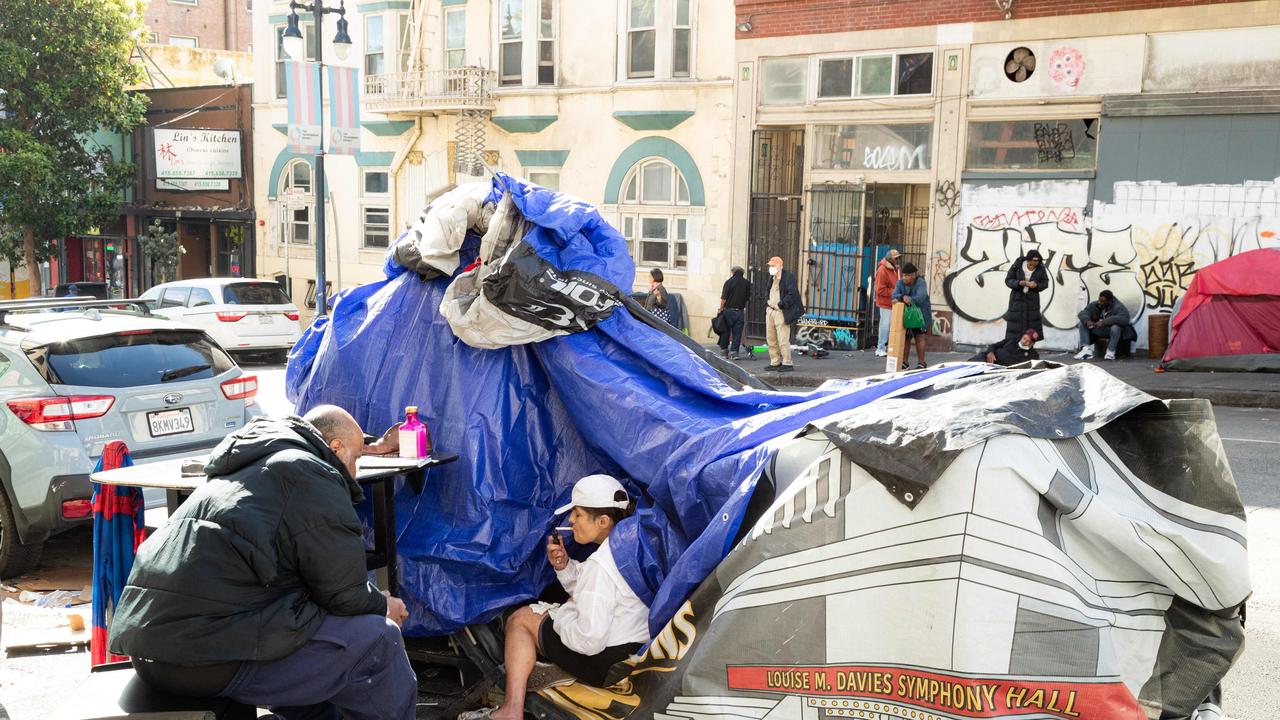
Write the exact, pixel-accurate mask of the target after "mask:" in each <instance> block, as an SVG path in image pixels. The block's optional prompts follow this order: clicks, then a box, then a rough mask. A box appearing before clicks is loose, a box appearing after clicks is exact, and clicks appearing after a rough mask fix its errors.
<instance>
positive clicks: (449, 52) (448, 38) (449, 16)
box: [444, 5, 467, 68]
mask: <svg viewBox="0 0 1280 720" xmlns="http://www.w3.org/2000/svg"><path fill="white" fill-rule="evenodd" d="M466 62H467V7H466V6H465V5H463V6H461V7H452V8H449V9H448V10H445V11H444V66H445V67H447V68H459V67H462V66H463V65H465V64H466Z"/></svg>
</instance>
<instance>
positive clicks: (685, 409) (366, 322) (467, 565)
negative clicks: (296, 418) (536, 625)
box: [287, 175, 986, 636]
mask: <svg viewBox="0 0 1280 720" xmlns="http://www.w3.org/2000/svg"><path fill="white" fill-rule="evenodd" d="M500 183H501V185H499V184H500ZM501 186H505V187H506V188H507V189H508V190H509V191H510V192H511V197H512V199H513V201H514V203H515V204H516V206H517V207H518V208H519V210H520V211H521V213H522V214H524V215H525V217H526V218H527V219H528V220H530V221H531V222H532V223H533V227H532V228H531V229H530V230H529V231H528V232H527V233H526V235H525V237H524V240H525V241H526V242H528V243H529V244H530V245H532V246H533V247H534V248H535V250H536V251H537V252H538V254H539V255H540V256H541V257H542V258H543V259H545V260H548V261H549V262H551V263H552V264H554V265H555V266H556V267H558V268H560V269H562V270H585V271H588V272H592V273H595V274H597V275H600V276H601V277H603V278H605V279H607V280H609V281H610V282H613V283H615V284H618V285H621V286H623V287H627V286H629V285H630V283H631V281H632V278H633V277H634V266H633V265H632V262H631V259H630V256H629V255H628V253H627V247H626V242H625V240H624V239H623V238H622V236H621V235H619V234H618V232H617V231H616V230H614V229H613V228H612V227H610V226H609V225H608V224H607V223H605V222H604V220H603V219H602V218H601V217H600V216H599V214H598V213H597V212H596V211H595V209H594V208H592V207H591V206H589V205H587V204H585V203H582V202H581V201H578V200H575V199H573V198H572V197H569V196H567V195H562V194H559V193H553V192H550V191H547V190H543V189H541V188H536V187H533V186H528V185H525V184H524V183H522V182H521V181H518V180H514V179H511V178H507V177H505V176H501V175H500V176H499V177H498V178H497V179H495V195H494V196H492V197H491V200H496V198H497V197H498V196H499V194H500V193H499V191H498V190H497V188H498V187H501ZM478 246H479V237H477V236H476V235H474V234H470V235H468V236H467V242H466V243H464V245H463V247H462V252H461V262H462V263H463V264H464V265H465V264H467V263H469V262H470V261H471V260H472V259H474V257H475V253H476V251H477V249H478ZM391 257H392V256H391V253H389V262H388V271H389V272H388V279H387V280H384V281H382V282H378V283H372V284H370V285H365V286H362V287H360V288H357V289H355V290H352V291H348V292H346V293H343V294H342V295H340V296H339V297H338V298H337V300H336V302H335V304H334V308H333V314H332V319H331V320H330V321H329V322H328V324H327V325H318V326H316V327H313V328H312V330H310V331H309V332H308V333H307V334H306V335H305V336H304V337H303V339H302V340H300V341H299V343H298V345H297V346H295V348H294V351H293V352H292V353H291V356H290V365H289V371H288V373H287V378H288V392H289V397H290V398H291V399H292V400H294V401H295V402H296V403H297V405H298V411H299V412H305V411H306V410H307V409H309V408H311V407H314V406H315V405H318V404H322V403H334V404H337V405H340V406H342V407H344V408H346V409H347V410H349V411H350V412H351V413H352V414H353V415H354V416H355V418H356V420H357V421H359V422H360V424H361V425H362V426H363V427H365V428H366V429H370V430H372V431H374V432H379V431H381V429H382V428H385V427H387V426H388V425H390V424H391V423H393V422H395V421H397V420H399V419H401V415H402V411H403V408H404V407H405V406H407V405H417V406H418V407H419V411H420V414H421V416H422V417H423V419H424V421H425V422H427V424H428V425H429V426H430V428H431V433H432V438H433V441H434V444H435V446H436V447H437V448H439V449H441V450H443V451H450V452H457V453H458V454H459V455H460V460H459V461H458V462H456V463H453V464H450V465H446V466H443V467H440V468H437V469H434V470H432V471H431V472H430V473H429V476H428V478H427V482H426V486H425V489H424V490H423V491H422V493H421V494H420V495H414V494H413V493H412V491H411V490H409V489H407V488H403V487H401V488H399V489H398V491H397V495H396V502H397V520H398V527H397V532H398V548H399V551H400V561H401V564H400V578H401V579H400V590H401V594H402V595H403V596H404V599H405V601H406V603H407V604H408V605H409V607H410V621H409V624H408V625H407V626H406V631H407V632H408V633H409V634H410V635H418V636H420V635H431V634H439V633H446V632H450V631H453V630H455V629H458V628H459V627H461V626H463V625H466V624H470V623H475V622H484V621H487V620H488V619H490V618H492V617H493V616H495V615H496V614H497V613H499V612H500V611H501V610H503V609H504V608H507V607H510V606H511V605H514V604H517V603H519V602H522V601H525V600H528V599H530V598H533V597H535V596H537V594H538V593H539V592H540V591H541V590H542V589H543V588H544V587H546V585H548V584H549V583H550V582H551V580H552V578H553V573H552V572H551V569H550V567H549V566H548V564H547V562H546V557H545V552H544V543H545V536H546V534H547V532H548V531H549V530H550V528H551V527H552V526H554V525H555V524H556V518H555V517H554V516H553V515H552V510H553V509H554V508H556V507H558V506H559V505H561V504H563V503H565V502H568V500H569V497H570V494H571V490H572V486H573V483H574V482H576V481H577V479H578V478H580V477H582V476H584V475H587V474H591V473H596V472H606V473H611V474H615V475H617V476H619V477H620V478H621V479H623V481H624V482H625V483H626V484H627V485H628V489H629V491H630V492H632V493H633V494H634V495H636V496H637V497H638V498H639V511H638V512H637V514H636V515H635V516H634V517H632V518H629V519H627V520H624V521H623V522H622V523H620V524H619V526H618V528H617V530H616V531H615V534H614V535H613V536H612V540H611V542H610V545H611V547H612V548H613V551H614V555H615V557H616V558H617V559H618V564H619V568H620V570H621V571H622V574H623V576H624V577H625V578H626V580H627V582H628V584H629V585H630V586H631V587H632V589H633V590H635V592H636V593H637V595H639V596H640V597H641V598H642V599H644V600H645V601H646V602H647V603H650V605H651V615H650V628H651V629H654V630H656V629H659V628H661V627H662V626H663V625H664V624H665V623H666V621H667V620H668V619H669V618H670V617H671V615H672V614H674V612H675V610H676V609H677V608H678V607H679V605H680V604H681V603H682V602H683V601H684V599H685V597H686V596H687V595H688V593H689V592H691V591H692V589H693V588H694V587H695V586H696V585H697V583H698V582H700V581H701V580H702V579H703V578H704V577H705V576H706V575H707V574H708V573H709V572H710V571H711V570H712V569H713V568H714V567H715V566H716V564H717V563H719V561H720V560H721V559H722V558H723V557H724V554H725V553H726V551H727V545H728V544H729V543H730V542H731V541H732V538H733V536H734V533H735V532H736V531H737V528H738V526H739V524H740V522H741V520H742V512H743V510H744V509H745V507H746V502H747V500H748V499H749V497H750V495H751V491H752V489H753V488H754V483H755V479H756V478H757V477H758V475H759V470H760V468H761V467H762V466H763V464H764V462H765V461H766V459H767V458H768V456H769V454H770V453H771V452H772V448H771V447H770V443H771V442H773V441H775V440H776V439H778V438H781V437H785V436H787V435H789V434H792V433H794V432H796V431H798V430H800V429H802V428H803V427H805V425H807V424H808V423H810V422H812V421H815V420H817V419H819V418H822V417H825V416H828V415H832V414H835V413H838V412H843V411H847V410H851V409H853V408H856V407H859V406H861V405H863V404H865V403H867V402H870V401H872V400H874V399H877V398H879V397H884V396H888V395H892V394H894V393H901V392H907V391H910V390H913V389H918V388H920V387H924V386H927V385H928V384H929V383H931V382H934V381H935V380H936V379H938V378H945V377H951V376H957V375H961V374H971V373H975V372H982V371H984V370H985V369H986V366H982V365H965V366H954V367H944V368H938V369H931V370H928V371H925V372H922V373H915V374H912V375H907V376H903V377H899V378H893V379H887V380H882V381H879V382H875V381H860V382H847V383H835V384H831V385H830V386H827V387H824V388H823V389H819V390H817V391H813V392H810V393H804V394H799V393H780V392H772V391H762V390H734V389H733V388H731V387H730V386H729V385H727V384H726V383H725V382H724V380H723V379H722V378H721V377H720V376H719V375H718V374H717V373H716V372H715V371H714V370H713V369H712V368H711V367H710V366H709V365H707V364H706V363H705V362H704V361H702V360H701V359H700V358H698V357H697V356H696V355H694V354H693V353H692V352H691V351H690V350H689V349H688V348H686V347H684V346H683V345H682V344H680V343H679V342H677V341H676V340H674V339H672V338H670V337H667V336H666V335H664V334H663V333H661V332H659V331H657V330H654V329H653V328H651V327H648V326H647V325H645V324H644V323H642V322H640V321H639V320H637V319H636V318H634V317H632V316H631V315H630V314H629V313H627V312H622V311H620V312H615V313H613V314H612V315H611V316H610V317H608V318H607V319H605V320H603V321H601V322H600V323H599V324H598V325H597V326H596V327H595V329H593V330H589V331H585V332H580V333H575V334H572V335H567V336H561V337H556V338H552V339H550V340H547V341H545V342H541V343H536V344H528V345H520V346H515V347H509V348H503V349H499V350H477V349H475V348H472V347H469V346H467V345H466V344H464V343H462V342H461V341H460V340H458V339H457V338H456V337H455V336H454V334H453V333H452V332H451V330H450V328H449V325H448V323H447V322H446V320H445V319H444V318H443V317H442V316H441V315H440V313H439V312H438V308H439V306H440V302H441V300H442V299H443V297H444V292H445V288H446V287H447V284H448V281H447V280H446V279H443V278H439V279H434V280H423V279H421V278H419V276H418V275H416V274H414V273H409V272H405V271H404V268H402V267H400V266H398V265H397V264H396V263H395V262H394V261H393V260H392V259H391ZM570 550H571V552H577V553H578V554H579V555H582V552H581V550H582V549H581V548H572V547H571V548H570Z"/></svg>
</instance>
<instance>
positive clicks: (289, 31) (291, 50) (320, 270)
mask: <svg viewBox="0 0 1280 720" xmlns="http://www.w3.org/2000/svg"><path fill="white" fill-rule="evenodd" d="M299 10H303V11H309V12H310V13H311V14H312V17H314V18H315V31H314V33H315V40H316V64H317V65H319V66H320V80H319V82H317V83H316V90H317V92H319V93H320V151H319V152H317V153H316V180H315V192H316V315H324V314H326V313H327V312H328V307H327V305H328V298H326V297H325V290H324V288H325V277H324V274H325V273H324V263H325V258H324V245H325V234H324V220H325V187H324V41H323V40H322V39H321V38H322V37H323V33H322V32H321V28H322V27H323V23H324V16H325V15H326V14H328V13H336V14H337V15H338V32H337V33H335V34H334V36H333V51H334V54H336V55H337V56H338V60H346V59H347V53H349V52H350V51H351V35H350V34H348V32H347V28H348V25H347V6H346V0H342V2H340V3H339V5H338V7H336V8H327V7H325V6H324V4H323V3H322V2H321V0H315V1H314V2H311V3H300V2H298V1H297V0H289V24H288V26H287V27H285V30H284V51H285V53H286V54H288V56H289V57H291V58H293V59H294V60H301V61H302V62H306V59H307V48H306V39H305V38H304V37H303V36H302V31H301V30H299V29H298V11H299Z"/></svg>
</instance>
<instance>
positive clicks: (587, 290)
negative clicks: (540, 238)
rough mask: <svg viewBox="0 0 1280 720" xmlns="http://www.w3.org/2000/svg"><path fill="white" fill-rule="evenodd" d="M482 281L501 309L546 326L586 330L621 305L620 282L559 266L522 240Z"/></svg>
mask: <svg viewBox="0 0 1280 720" xmlns="http://www.w3.org/2000/svg"><path fill="white" fill-rule="evenodd" d="M480 285H481V289H482V291H483V292H484V296H485V297H486V298H488V300H489V302H491V303H493V304H494V305H495V306H496V307H497V308H498V309H500V310H502V311H504V312H506V313H508V314H510V315H513V316H515V317H517V318H520V319H521V320H524V321H526V322H529V323H532V324H534V325H537V326H539V327H542V328H544V329H547V330H558V331H562V332H580V331H582V330H587V329H589V328H591V327H593V326H595V324H596V323H598V322H600V321H601V320H604V319H605V318H607V317H609V316H610V315H612V314H613V311H614V310H617V309H618V308H619V307H622V293H621V292H620V291H619V290H618V288H617V286H616V285H614V284H613V283H611V282H609V281H608V280H605V279H604V278H602V277H600V276H599V275H596V274H594V273H589V272H583V271H581V270H559V269H557V268H556V267H555V266H554V265H552V264H551V263H549V262H547V261H546V260H543V259H542V258H541V257H540V256H539V255H538V253H536V252H534V250H533V248H532V247H530V246H529V244H528V243H526V242H523V241H519V242H515V243H512V245H511V248H510V249H509V250H508V251H507V254H506V256H504V257H503V259H502V262H501V264H500V265H499V266H498V268H497V270H496V271H495V272H493V273H491V274H489V275H488V276H487V277H485V278H484V280H482V281H481V283H480Z"/></svg>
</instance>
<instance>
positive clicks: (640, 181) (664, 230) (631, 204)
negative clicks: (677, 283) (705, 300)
mask: <svg viewBox="0 0 1280 720" xmlns="http://www.w3.org/2000/svg"><path fill="white" fill-rule="evenodd" d="M618 219H619V225H620V226H621V228H622V234H623V235H624V236H625V237H626V238H627V247H628V248H629V249H630V250H631V257H632V258H634V259H635V261H636V263H637V264H638V265H643V266H646V267H664V268H676V269H684V268H686V267H688V266H689V234H690V233H689V226H690V220H691V219H690V207H689V186H688V184H687V183H686V182H685V179H684V176H683V175H682V174H681V173H680V170H679V169H677V168H676V166H674V165H672V164H671V163H670V162H668V161H666V160H663V159H662V158H649V159H646V160H642V161H640V162H638V163H636V164H635V166H634V167H632V168H631V170H630V172H628V173H627V176H626V178H625V179H624V180H623V182H622V195H621V197H620V198H619V203H618Z"/></svg>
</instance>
